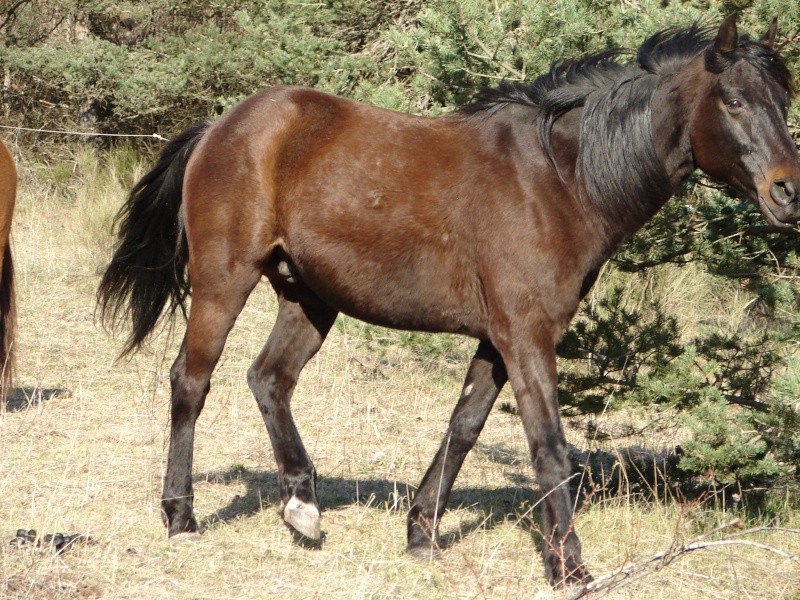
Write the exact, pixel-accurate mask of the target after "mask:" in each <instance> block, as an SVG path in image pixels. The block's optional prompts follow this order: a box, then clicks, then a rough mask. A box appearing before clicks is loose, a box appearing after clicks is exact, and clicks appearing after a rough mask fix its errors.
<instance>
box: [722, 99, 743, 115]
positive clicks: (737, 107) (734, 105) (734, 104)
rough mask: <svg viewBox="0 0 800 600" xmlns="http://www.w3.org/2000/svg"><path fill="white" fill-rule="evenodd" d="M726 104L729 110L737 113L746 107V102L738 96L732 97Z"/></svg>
mask: <svg viewBox="0 0 800 600" xmlns="http://www.w3.org/2000/svg"><path fill="white" fill-rule="evenodd" d="M725 106H727V107H728V112H730V113H731V114H736V113H739V112H742V109H743V108H744V103H743V102H742V101H741V100H739V99H738V98H731V99H730V100H728V101H727V102H725Z"/></svg>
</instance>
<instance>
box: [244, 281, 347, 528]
mask: <svg viewBox="0 0 800 600" xmlns="http://www.w3.org/2000/svg"><path fill="white" fill-rule="evenodd" d="M278 302H279V307H278V317H277V320H276V321H275V326H274V327H273V329H272V332H271V333H270V335H269V339H268V340H267V343H266V345H265V346H264V349H263V350H262V351H261V354H260V355H259V356H258V358H257V359H256V360H255V362H254V363H253V365H252V366H251V367H250V370H249V371H248V373H247V382H248V384H249V385H250V389H251V390H252V391H253V395H254V396H255V397H256V401H257V402H258V406H259V408H260V409H261V414H262V416H263V417H264V423H265V424H266V426H267V431H268V433H269V438H270V441H271V442H272V450H273V452H274V454H275V462H276V463H277V466H278V486H279V488H280V494H281V500H282V501H283V502H284V506H285V509H284V513H283V517H284V519H285V520H286V522H287V523H289V524H290V525H291V526H292V527H294V528H295V529H296V530H297V531H299V532H300V533H302V534H303V535H305V536H306V537H308V538H311V539H319V537H320V525H319V503H318V501H317V495H316V471H315V470H314V465H313V464H312V463H311V459H310V458H309V457H308V454H307V453H306V449H305V447H304V446H303V442H302V440H301V439H300V434H299V432H298V431H297V427H296V426H295V423H294V419H293V418H292V412H291V409H290V407H289V402H290V400H291V397H292V393H293V391H294V388H295V385H296V383H297V378H298V376H299V374H300V371H301V369H302V368H303V367H304V366H305V364H306V363H307V362H308V361H309V360H310V359H311V357H312V356H314V354H316V352H317V350H319V348H320V346H321V345H322V342H323V341H324V339H325V336H326V335H327V334H328V331H330V328H331V326H332V325H333V322H334V320H335V319H336V311H334V310H333V309H331V308H329V307H328V306H326V305H324V304H323V303H322V302H321V301H319V300H317V299H316V298H310V297H307V298H304V299H303V300H302V301H299V300H297V299H288V298H286V296H284V294H283V293H282V292H281V291H280V290H279V291H278Z"/></svg>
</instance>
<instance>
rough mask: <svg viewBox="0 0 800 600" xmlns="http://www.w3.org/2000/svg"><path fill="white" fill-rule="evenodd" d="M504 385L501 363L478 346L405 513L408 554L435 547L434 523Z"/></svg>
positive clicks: (488, 347) (487, 346)
mask: <svg viewBox="0 0 800 600" xmlns="http://www.w3.org/2000/svg"><path fill="white" fill-rule="evenodd" d="M505 382H506V369H505V366H504V365H503V360H502V359H501V358H500V355H499V354H498V353H497V351H496V350H495V349H494V347H493V346H492V345H491V344H489V343H488V342H481V343H480V345H479V346H478V350H477V351H476V352H475V357H474V358H473V359H472V362H471V363H470V366H469V370H468V371H467V377H466V380H465V381H464V389H463V391H462V393H461V398H459V400H458V404H456V407H455V409H454V410H453V415H452V416H451V417H450V425H449V427H448V428H447V433H446V434H445V437H444V439H443V440H442V445H441V446H440V448H439V451H438V452H437V453H436V457H435V458H434V459H433V462H432V463H431V466H430V467H428V471H427V472H426V473H425V477H424V478H423V479H422V483H421V484H420V486H419V489H418V490H417V493H416V495H415V496H414V503H413V504H412V505H411V510H410V511H409V513H408V546H407V551H408V552H410V553H412V554H418V555H426V554H430V552H431V550H432V548H434V547H435V546H436V522H437V521H438V518H439V517H440V516H441V514H442V512H444V509H445V507H446V506H447V500H448V499H449V497H450V490H451V489H452V488H453V482H454V481H455V479H456V475H458V472H459V470H460V469H461V465H462V464H463V463H464V458H466V456H467V453H468V452H469V451H470V450H471V449H472V447H473V446H474V445H475V441H476V440H477V439H478V435H479V434H480V432H481V430H482V429H483V425H484V423H485V422H486V418H487V417H488V416H489V411H490V410H491V408H492V405H493V404H494V401H495V399H496V398H497V395H498V394H499V393H500V390H501V389H502V388H503V385H505Z"/></svg>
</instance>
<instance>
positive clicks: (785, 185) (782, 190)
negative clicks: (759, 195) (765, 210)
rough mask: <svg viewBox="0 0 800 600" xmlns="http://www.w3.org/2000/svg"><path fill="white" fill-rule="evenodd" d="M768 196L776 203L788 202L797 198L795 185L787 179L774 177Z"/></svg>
mask: <svg viewBox="0 0 800 600" xmlns="http://www.w3.org/2000/svg"><path fill="white" fill-rule="evenodd" d="M769 193H770V196H772V199H773V200H774V201H775V202H776V203H777V204H784V205H785V204H789V203H790V202H794V201H795V200H797V187H796V185H795V183H794V182H793V181H791V180H789V179H776V180H775V181H773V182H772V185H771V186H770V188H769Z"/></svg>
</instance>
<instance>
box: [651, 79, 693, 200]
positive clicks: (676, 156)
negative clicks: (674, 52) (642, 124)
mask: <svg viewBox="0 0 800 600" xmlns="http://www.w3.org/2000/svg"><path fill="white" fill-rule="evenodd" d="M690 123H691V103H690V102H689V98H687V90H686V86H685V85H683V86H682V85H681V83H680V78H678V77H670V78H668V79H665V80H664V81H663V82H662V83H661V84H660V85H659V86H658V87H657V88H656V91H655V93H654V94H653V140H654V141H655V145H656V152H658V155H659V157H660V158H661V161H662V163H663V164H664V169H665V170H666V172H667V173H668V175H669V178H670V182H671V184H672V190H673V191H672V193H674V190H677V189H678V188H679V187H680V185H681V184H682V183H683V182H684V181H685V180H686V178H687V177H689V175H691V174H692V171H694V168H695V165H694V158H693V156H692V143H691V138H690V135H689V134H690ZM672 193H670V196H671V195H672ZM668 198H669V196H668V197H667V199H668ZM665 201H666V199H665Z"/></svg>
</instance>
